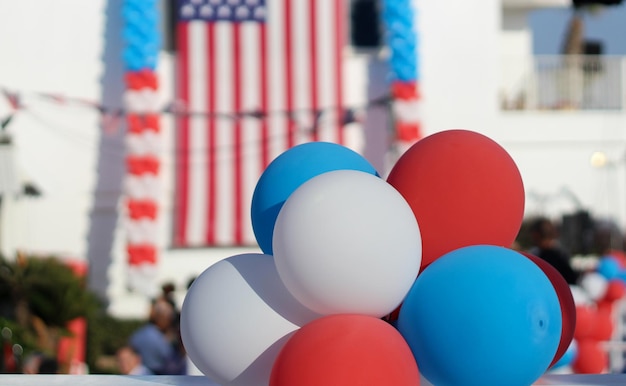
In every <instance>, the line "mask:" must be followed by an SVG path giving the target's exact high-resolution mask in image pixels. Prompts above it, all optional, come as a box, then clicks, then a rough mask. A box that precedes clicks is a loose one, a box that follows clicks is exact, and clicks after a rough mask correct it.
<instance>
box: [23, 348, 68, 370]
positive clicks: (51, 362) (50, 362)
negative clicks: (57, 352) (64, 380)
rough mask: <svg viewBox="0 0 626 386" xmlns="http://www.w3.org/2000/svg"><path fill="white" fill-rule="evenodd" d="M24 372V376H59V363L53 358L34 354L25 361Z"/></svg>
mask: <svg viewBox="0 0 626 386" xmlns="http://www.w3.org/2000/svg"><path fill="white" fill-rule="evenodd" d="M22 372H23V373H24V374H58V372H59V363H58V361H57V360H56V359H55V358H52V357H51V356H48V355H45V354H42V353H34V354H31V355H29V356H28V357H26V359H25V360H24V365H23V366H22Z"/></svg>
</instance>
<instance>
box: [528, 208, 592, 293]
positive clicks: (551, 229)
mask: <svg viewBox="0 0 626 386" xmlns="http://www.w3.org/2000/svg"><path fill="white" fill-rule="evenodd" d="M529 231H530V237H531V241H532V243H533V247H532V248H531V249H530V250H529V251H528V252H529V253H531V254H533V255H535V256H537V257H539V258H541V259H543V260H544V261H546V262H547V263H549V264H550V265H552V266H553V267H554V268H555V269H556V270H557V271H559V273H560V274H561V276H563V278H564V279H565V281H566V282H567V283H568V284H570V285H576V284H578V280H579V279H580V273H578V272H576V271H575V270H574V269H573V268H572V266H571V264H570V256H569V255H568V254H567V252H565V250H564V249H563V248H561V246H560V245H559V242H558V230H557V228H556V226H555V225H554V223H553V222H552V221H551V220H549V219H548V218H545V217H539V218H537V219H535V220H534V221H533V222H532V223H531V224H530V228H529Z"/></svg>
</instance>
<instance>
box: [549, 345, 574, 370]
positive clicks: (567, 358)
mask: <svg viewBox="0 0 626 386" xmlns="http://www.w3.org/2000/svg"><path fill="white" fill-rule="evenodd" d="M577 353H578V349H577V348H576V344H575V342H572V343H571V344H570V345H569V347H568V348H567V350H566V351H565V353H564V354H563V356H562V357H561V359H559V360H558V361H557V362H556V363H555V364H554V365H553V366H552V367H551V368H550V370H556V369H558V368H560V367H564V366H569V365H571V364H572V363H573V362H574V359H576V354H577Z"/></svg>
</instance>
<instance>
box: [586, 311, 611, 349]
mask: <svg viewBox="0 0 626 386" xmlns="http://www.w3.org/2000/svg"><path fill="white" fill-rule="evenodd" d="M612 336H613V313H612V312H611V309H606V308H599V309H598V310H597V311H596V314H595V321H594V323H593V328H592V330H591V338H592V339H594V340H597V341H607V340H611V337H612Z"/></svg>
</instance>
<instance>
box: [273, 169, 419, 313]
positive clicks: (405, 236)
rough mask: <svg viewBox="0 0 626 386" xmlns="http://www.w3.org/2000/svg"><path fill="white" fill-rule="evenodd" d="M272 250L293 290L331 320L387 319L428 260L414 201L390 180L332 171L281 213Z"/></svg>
mask: <svg viewBox="0 0 626 386" xmlns="http://www.w3.org/2000/svg"><path fill="white" fill-rule="evenodd" d="M272 245H273V250H274V258H275V260H276V267H277V269H278V273H279V275H280V277H281V279H282V280H283V282H284V283H285V286H286V287H287V288H288V289H289V291H290V292H291V293H292V294H293V295H294V296H295V297H296V299H298V300H299V301H300V302H301V303H302V304H304V305H305V306H307V307H308V308H310V309H312V310H314V311H316V312H318V313H320V314H324V315H329V314H336V313H359V314H364V315H370V316H374V317H381V316H384V315H387V314H388V313H390V312H391V311H393V310H394V309H395V308H396V307H397V306H398V305H400V303H401V302H402V300H403V299H404V297H405V296H406V294H407V293H408V291H409V289H410V288H411V286H412V285H413V282H414V281H415V278H416V277H417V274H418V272H419V267H420V263H421V261H422V241H421V234H420V230H419V226H418V224H417V221H416V219H415V216H414V215H413V212H412V211H411V208H410V207H409V205H408V204H407V202H406V201H405V200H404V198H403V197H402V196H401V195H400V193H398V191H397V190H395V189H394V188H393V187H392V186H391V185H389V184H388V183H387V182H386V181H384V180H382V179H380V178H378V177H376V176H373V175H371V174H368V173H364V172H360V171H354V170H337V171H332V172H327V173H324V174H321V175H319V176H316V177H314V178H312V179H310V180H309V181H307V182H305V183H304V184H302V185H301V186H300V187H299V188H298V189H296V191H294V192H293V193H292V194H291V196H289V198H288V199H287V200H286V201H285V204H284V206H283V207H282V209H281V211H280V212H279V214H278V218H277V220H276V225H275V228H274V236H273V244H272Z"/></svg>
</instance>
